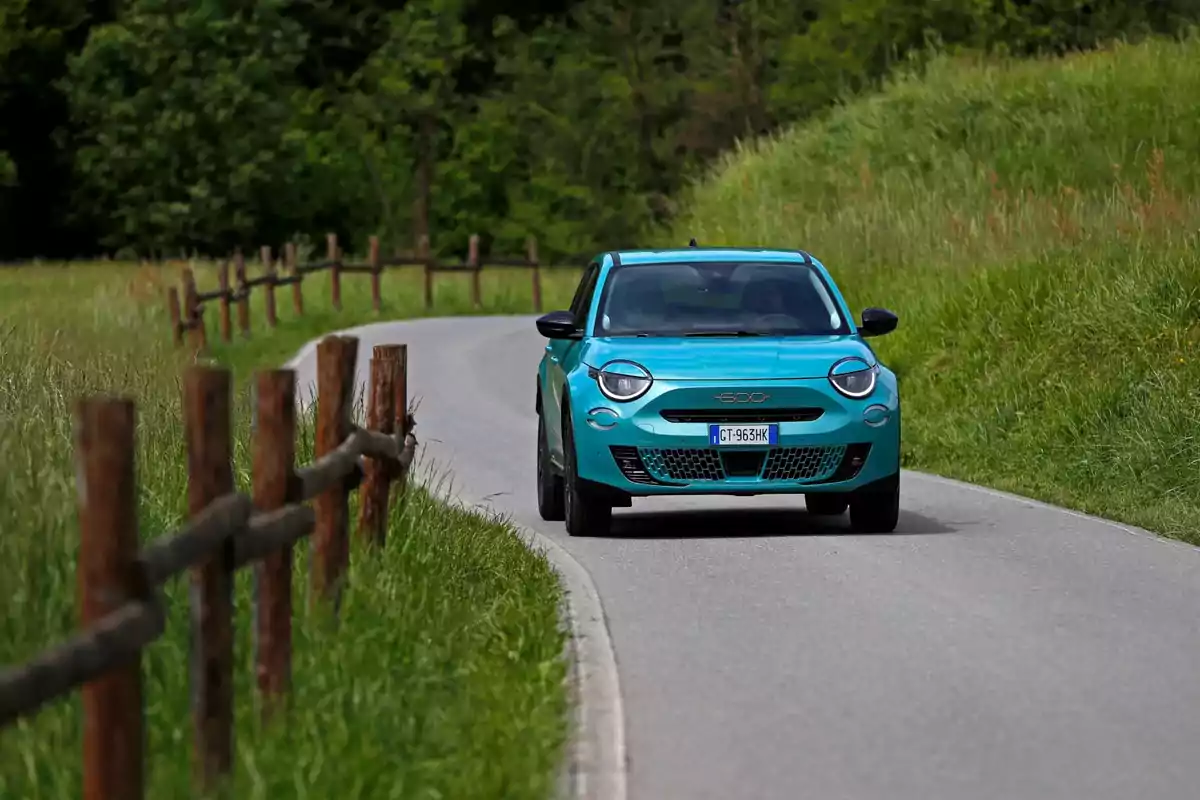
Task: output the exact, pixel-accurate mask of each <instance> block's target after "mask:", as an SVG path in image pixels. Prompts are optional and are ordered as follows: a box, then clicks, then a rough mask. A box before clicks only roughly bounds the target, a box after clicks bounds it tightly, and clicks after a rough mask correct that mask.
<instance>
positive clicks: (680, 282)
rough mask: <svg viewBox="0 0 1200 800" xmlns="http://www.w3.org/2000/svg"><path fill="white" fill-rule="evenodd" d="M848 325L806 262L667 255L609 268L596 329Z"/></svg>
mask: <svg viewBox="0 0 1200 800" xmlns="http://www.w3.org/2000/svg"><path fill="white" fill-rule="evenodd" d="M849 332H850V328H849V326H848V325H847V324H846V321H845V320H844V319H843V318H842V314H841V313H840V311H839V310H838V306H837V303H835V302H834V299H833V296H832V294H831V293H830V291H829V288H828V287H827V286H826V284H825V281H824V280H823V279H822V277H821V275H820V274H819V273H818V272H817V271H816V270H815V269H813V268H812V267H811V266H809V265H807V264H801V263H772V262H767V263H763V262H748V261H735V262H718V263H705V262H664V263H655V264H629V265H623V266H620V267H616V268H614V269H613V270H612V272H611V273H610V274H609V277H608V281H607V282H606V284H605V287H604V292H603V295H602V297H601V305H600V308H599V313H598V316H597V318H596V327H595V334H596V335H597V336H827V335H831V334H846V333H849Z"/></svg>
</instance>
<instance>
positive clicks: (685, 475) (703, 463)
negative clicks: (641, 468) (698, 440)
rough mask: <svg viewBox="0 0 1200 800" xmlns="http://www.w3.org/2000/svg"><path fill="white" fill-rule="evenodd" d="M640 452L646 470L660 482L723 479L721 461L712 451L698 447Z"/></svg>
mask: <svg viewBox="0 0 1200 800" xmlns="http://www.w3.org/2000/svg"><path fill="white" fill-rule="evenodd" d="M640 452H641V456H642V461H643V463H645V465H646V469H647V470H649V471H650V474H651V475H653V476H654V477H656V478H658V479H660V480H674V481H719V480H724V478H725V470H724V469H723V468H722V467H721V459H720V457H719V456H718V455H717V453H716V452H715V451H713V450H704V449H701V448H698V447H696V448H678V449H650V448H642V449H641V450H640Z"/></svg>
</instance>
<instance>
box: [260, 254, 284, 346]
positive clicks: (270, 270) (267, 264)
mask: <svg viewBox="0 0 1200 800" xmlns="http://www.w3.org/2000/svg"><path fill="white" fill-rule="evenodd" d="M259 255H260V256H261V257H262V265H263V271H264V272H266V277H267V282H266V283H264V284H263V288H264V289H266V290H267V296H266V301H267V326H268V327H271V328H274V327H275V325H276V323H278V321H279V320H278V318H277V317H276V315H275V260H274V259H273V258H271V246H270V245H263V246H262V249H260V250H259Z"/></svg>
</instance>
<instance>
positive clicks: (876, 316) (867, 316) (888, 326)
mask: <svg viewBox="0 0 1200 800" xmlns="http://www.w3.org/2000/svg"><path fill="white" fill-rule="evenodd" d="M899 322H900V318H899V317H897V316H896V315H895V314H893V313H892V312H891V311H888V310H887V309H886V308H866V309H863V312H862V325H860V326H859V328H858V332H859V334H860V335H861V336H883V335H884V334H885V333H891V332H892V331H894V330H896V325H897V324H898V323H899Z"/></svg>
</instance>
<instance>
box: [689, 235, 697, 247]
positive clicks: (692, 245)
mask: <svg viewBox="0 0 1200 800" xmlns="http://www.w3.org/2000/svg"><path fill="white" fill-rule="evenodd" d="M695 246H696V237H695V236H693V237H692V240H691V241H690V242H688V247H695Z"/></svg>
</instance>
